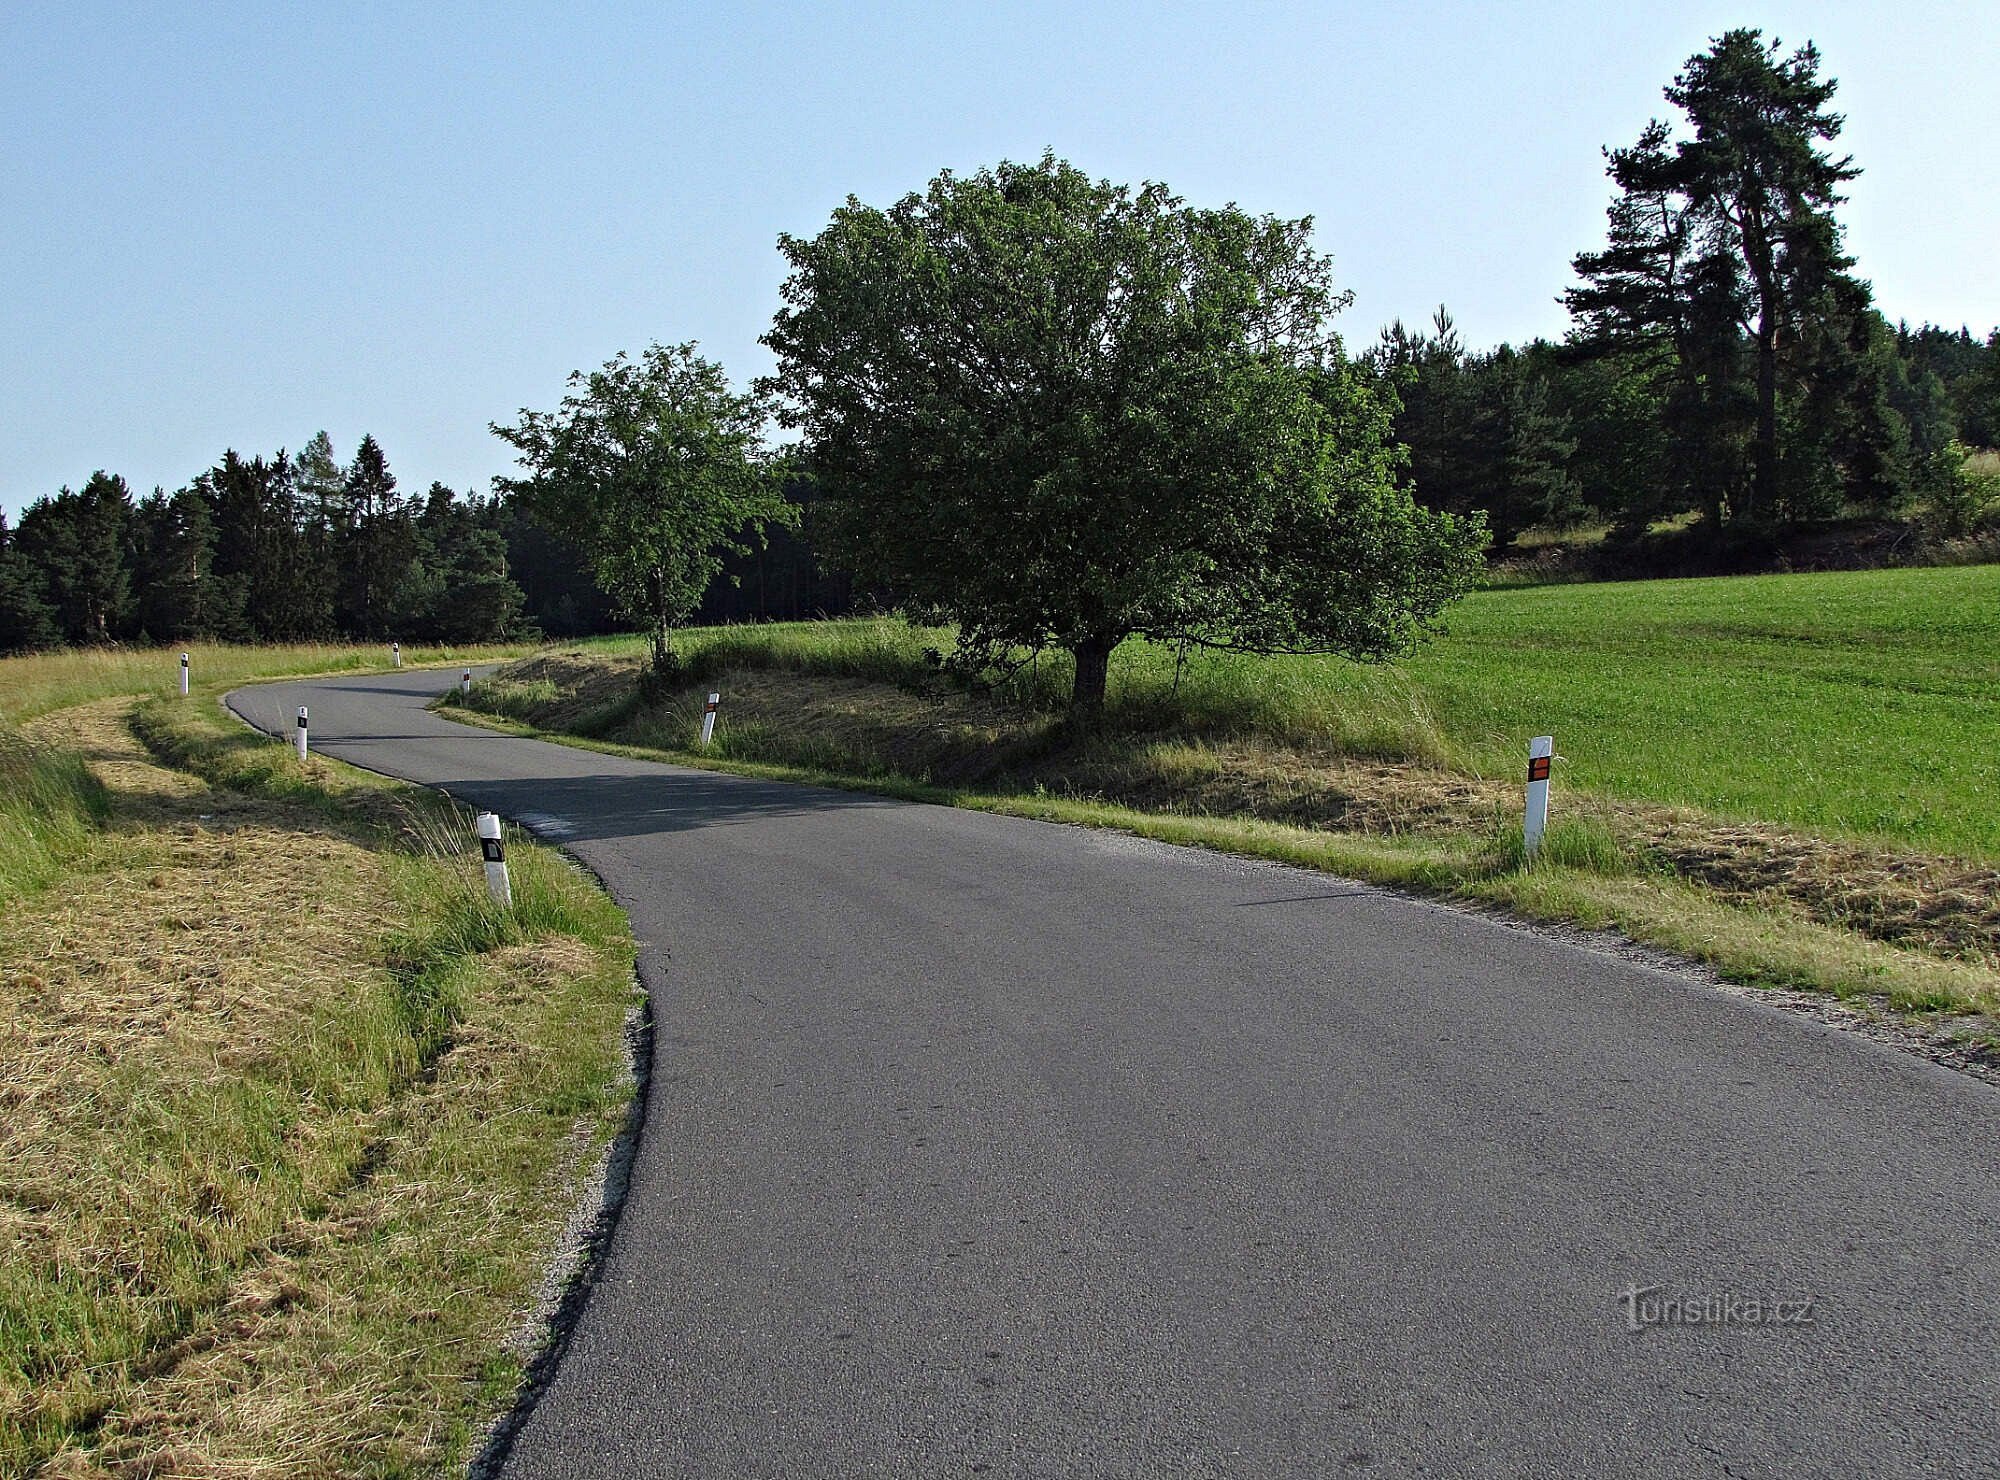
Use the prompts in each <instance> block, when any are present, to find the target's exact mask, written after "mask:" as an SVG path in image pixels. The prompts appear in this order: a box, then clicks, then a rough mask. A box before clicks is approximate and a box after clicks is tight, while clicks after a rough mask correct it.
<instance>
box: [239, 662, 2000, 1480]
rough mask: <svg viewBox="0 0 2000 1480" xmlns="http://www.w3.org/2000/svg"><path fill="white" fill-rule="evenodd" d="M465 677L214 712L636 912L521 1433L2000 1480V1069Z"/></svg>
mask: <svg viewBox="0 0 2000 1480" xmlns="http://www.w3.org/2000/svg"><path fill="white" fill-rule="evenodd" d="M455 677H456V675H455V674H439V673H436V672H414V671H411V672H403V673H398V674H396V675H394V676H389V677H380V676H378V677H370V678H351V679H334V680H328V681H324V682H317V683H310V684H281V685H273V686H268V687H261V688H256V689H249V690H244V691H242V692H241V693H239V694H238V695H236V696H234V699H233V702H234V703H235V705H236V707H237V708H238V710H239V712H241V713H243V714H245V715H246V716H247V717H249V718H251V719H252V720H253V721H254V722H256V723H257V724H259V725H260V726H262V727H264V728H266V729H269V730H272V731H274V732H281V733H287V732H288V731H289V727H290V723H291V716H292V714H293V712H294V710H295V708H296V706H297V705H298V704H299V703H301V702H305V703H309V704H310V705H311V706H312V722H313V728H312V734H313V739H314V742H315V744H316V745H318V746H319V747H320V748H321V749H323V750H324V751H326V752H327V753H329V754H331V755H335V756H338V757H340V758H341V759H344V760H349V761H353V762H355V763H357V764H360V765H363V766H367V767H370V768H372V769H374V770H378V771H385V772H389V773H392V774H394V775H398V776H404V777H408V778H409V779H411V780H413V781H419V782H424V783H427V784H431V785H438V786H443V787H445V788H447V789H448V790H449V791H450V792H451V793H452V794H453V795H454V796H457V797H459V798H461V799H463V800H465V801H467V802H472V803H477V804H479V805H482V806H485V807H490V808H494V809H496V810H498V811H500V812H502V813H505V814H507V815H509V816H512V817H515V818H517V819H524V820H526V821H529V822H531V823H533V824H534V825H535V826H537V827H538V828H539V829H540V830H541V831H543V832H544V833H545V834H546V835H548V836H550V837H553V838H559V839H560V840H561V841H562V842H563V843H564V844H565V845H566V846H568V847H569V848H570V849H571V850H572V851H574V852H575V853H576V854H577V855H578V856H579V857H581V858H582V859H583V860H584V861H585V862H586V863H588V864H589V865H590V867H591V868H592V869H594V870H595V871H596V872H597V873H598V874H599V875H600V876H602V877H603V878H604V879H605V880H606V881H607V882H608V884H609V886H610V887H611V889H612V891H613V892H614V893H615V894H616V895H617V897H618V899H619V901H620V903H622V904H623V905H624V906H625V907H626V908H627V909H628V910H629V911H630V912H631V916H632V922H633V925H634V928H635V930H636V931H637V933H638V935H639V938H640V940H641V941H642V942H643V943H644V953H643V955H642V957H641V974H642V977H643V979H644V981H645V984H646V986H647V987H648V989H649V990H650V992H651V994H652V1000H653V1005H654V1010H655V1013H656V1019H657V1030H656V1042H655V1061H654V1064H653V1077H652V1083H651V1090H650V1094H651V1099H650V1103H649V1106H648V1110H647V1120H646V1129H645V1133H644V1135H643V1137H642V1139H641V1144H640V1146H639V1149H638V1154H637V1159H636V1163H635V1166H634V1169H633V1178H632V1183H631V1189H630V1193H629V1197H628V1200H627V1203H626V1205H625V1209H624V1213H623V1216H622V1218H621V1221H620V1223H619V1225H618V1229H617V1232H616V1235H615V1237H614V1239H613V1240H612V1244H611V1247H610V1249H609V1252H608V1255H607V1259H606V1264H605V1270H604V1274H603V1277H602V1280H601V1283H600V1284H599V1285H598V1287H597V1289H596V1290H595V1292H594V1293H593V1295H592V1296H591V1298H590V1300H589V1302H588V1304H587V1305H586V1307H585V1310H584V1313H583V1315H582V1318H581V1321H580V1324H579V1325H578V1327H577V1330H576V1333H575V1336H574V1339H573V1341H572V1344H571V1346H570V1348H569V1350H568V1353H567V1355H566V1356H565V1358H564V1360H563V1363H562V1365H561V1367H560V1369H559V1370H558V1372H557V1374H556V1377H555V1380H554V1381H553V1383H552V1384H551V1385H550V1387H549V1388H548V1389H547V1391H546V1392H545V1394H544V1395H543V1397H542V1398H541V1401H540V1402H539V1404H538V1405H537V1406H536V1407H535V1408H534V1410H533V1412H532V1414H531V1415H530V1417H529V1419H528V1421H527V1423H526V1425H525V1426H524V1427H523V1429H522V1430H521V1432H520V1434H519V1436H518V1439H517V1442H516V1444H515V1446H514V1449H513V1451H512V1454H511V1456H510V1458H509V1460H508V1470H507V1473H509V1474H511V1475H518V1476H523V1477H529V1476H537V1477H539V1476H586V1475H588V1476H600V1475H606V1476H608V1475H690V1476H704V1477H706V1476H731V1475H771V1476H817V1475H826V1476H842V1477H849V1476H876V1475H881V1476H903V1475H909V1476H919V1475H921V1476H931V1475H946V1476H948V1475H975V1474H991V1475H1022V1476H1057V1475H1143V1476H1211V1475H1217V1476H1220V1475H1230V1476H1236V1475H1243V1476H1253V1475H1254V1476H1263V1475H1293V1474H1297V1475H1329V1474H1337V1473H1345V1472H1359V1471H1371V1470H1372V1471H1375V1472H1378V1473H1385V1474H1415V1473H1422V1474H1436V1475H1459V1474H1500V1475H1542V1474H1547V1475H1586V1474H1588V1475H1612V1474H1628V1473H1629V1474H1659V1475H1762V1474H1770V1475H1777V1474H1784V1475H1837V1476H1855V1475H1871V1476H1888V1475H1914V1474H1975V1473H1977V1474H1993V1473H1996V1472H2000V1417H1996V1415H2000V1362H1996V1360H1995V1357H1996V1354H2000V1091H1996V1090H1995V1089H1993V1088H1992V1087H1990V1086H1988V1085H1986V1084H1983V1083H1981V1082H1978V1081H1976V1080H1973V1079H1970V1078H1967V1077H1964V1076H1961V1075H1958V1074H1955V1073H1953V1072H1952V1071H1950V1070H1947V1069H1943V1068H1939V1067H1936V1066H1934V1065H1932V1064H1929V1063H1927V1062H1924V1061H1922V1060H1920V1059H1917V1058H1915V1057H1912V1056H1910V1055H1906V1054H1902V1053H1898V1052H1896V1051H1894V1050H1892V1049H1887V1048H1883V1047H1879V1046H1877V1045H1874V1044H1872V1043H1870V1042H1867V1041H1863V1040H1861V1039H1859V1038H1856V1037H1854V1036H1852V1035H1843V1034H1841V1033H1839V1032H1837V1031H1835V1030H1833V1029H1830V1028H1826V1027H1822V1026H1820V1025H1818V1024H1816V1023H1814V1022H1812V1021H1810V1020H1806V1019H1803V1018H1800V1017H1798V1016H1795V1015H1790V1014H1785V1013H1782V1012H1779V1011H1777V1010H1773V1009H1769V1008H1766V1007H1763V1006H1760V1005H1758V1004H1755V1003H1751V1002H1746V1001H1744V1000H1741V999H1740V998H1737V997H1734V996H1731V995H1728V994H1725V993H1722V992H1718V991H1716V990H1713V989H1711V988H1707V987H1704V986H1701V985H1700V984H1698V983H1693V982H1689V981H1684V980H1681V979H1679V978H1676V977H1674V976H1672V975H1668V974H1665V973H1662V972H1657V971H1653V970H1650V969H1647V968H1645V967H1642V966H1637V965H1633V964H1630V963H1628V962H1625V961H1622V960H1620V959H1618V958H1616V957H1614V956H1609V955H1601V954H1598V953H1595V952H1591V951H1586V950H1583V949H1579V948H1577V947H1574V946H1570V945H1567V944H1563V943H1560V942H1557V941H1553V940H1550V939H1547V938H1544V937H1540V936H1537V935H1534V934H1530V933H1527V932H1524V931H1520V930H1515V929H1511V928H1508V927H1506V926H1503V925H1501V924H1498V923H1495V922H1492V921H1488V920H1482V919H1479V918H1475V917H1471V916H1467V915H1464V914H1460V913H1456V912H1453V911H1450V910H1446V909H1442V908H1437V907H1433V906H1430V905H1426V904H1423V903H1419V902H1413V901H1410V900H1406V899H1402V898H1398V897H1397V896H1395V895H1392V894H1388V893H1384V892H1381V891H1378V890H1374V889H1370V888H1366V887H1362V886H1358V885H1353V884H1348V883H1345V882H1342V881H1340V880H1338V879H1333V878H1329V877H1326V876H1323V875H1318V874H1312V873H1307V872H1302V871H1298V870H1293V869H1286V868H1280V867H1275V866H1268V865H1262V864H1252V863H1246V862H1243V861H1241V860H1232V859H1229V858H1225V857H1221V856H1217V855H1211V854H1206V853H1202V852H1199V851H1194V850H1186V849H1174V848H1164V847H1159V846H1155V845H1151V844H1145V843H1140V842H1136V841H1133V840H1130V839H1124V838H1120V837H1117V836H1113V835H1110V834H1104V833H1093V832H1087V831H1082V830H1077V829H1071V828H1064V827H1057V826H1051V825H1047V824H1041V823H1033V822H1025V821H1018V820H1013V819H1008V818H1003V817H994V816H986V815H982V814H978V813H973V812H964V811H953V810H950V809H945V808H937V807H925V806H915V805H909V804H904V803H898V802H891V801H886V800H882V799H878V798H871V797H867V796H861V795H856V794H850V793H843V792H835V791H822V790H817V789H813V788H807V787H797V786H788V785H783V784H778V783H770V782H762V781H752V780H745V779H741V778H736V777H730V776H721V775H713V774H709V773H705V772H699V771H690V770H684V769H679V768H675V767H671V766H661V765H650V764H644V763H640V762H636V761H629V760H622V759H615V758H612V757H608V756H602V755H596V754H592V753H589V752H586V751H581V750H577V749H574V748H570V747H564V746H558V745H553V744H547V743H543V742H539V741H533V740H523V739H515V738H512V737H507V736H501V735H497V734H493V733H490V732H487V731H482V730H474V729H467V728H465V727H462V726H458V725H453V724H450V723H447V722H445V721H443V720H441V719H439V718H437V717H436V716H434V715H431V714H429V713H427V712H426V710H425V707H424V706H425V703H426V701H427V700H428V699H430V698H431V697H432V696H433V695H434V694H436V693H437V692H439V690H440V689H441V688H442V687H444V686H445V685H446V683H448V682H449V681H450V680H451V679H453V678H455ZM1634 1287H1638V1288H1641V1289H1645V1288H1647V1287H1660V1288H1659V1289H1658V1290H1657V1292H1655V1293H1653V1294H1651V1295H1648V1296H1644V1297H1640V1298H1638V1299H1627V1298H1626V1297H1625V1295H1624V1292H1626V1291H1628V1290H1629V1289H1632V1288H1634ZM1731 1297H1735V1299H1736V1302H1737V1303H1736V1304H1735V1306H1734V1307H1733V1308H1732V1307H1730V1306H1729V1305H1728V1301H1729V1300H1730V1298H1731ZM1752 1299H1761V1300H1763V1301H1766V1302H1770V1301H1774V1300H1775V1301H1783V1302H1806V1301H1809V1302H1811V1306H1810V1311H1809V1315H1810V1321H1809V1323H1808V1322H1805V1321H1799V1320H1794V1321H1793V1322H1790V1323H1786V1324H1775V1323H1753V1322H1752V1320H1751V1315H1752V1311H1751V1307H1750V1306H1749V1305H1748V1304H1746V1303H1745V1302H1747V1301H1749V1300H1752ZM1784 1313H1785V1314H1786V1315H1788V1316H1793V1317H1797V1316H1799V1315H1801V1314H1802V1312H1801V1311H1800V1310H1798V1309H1795V1308H1788V1309H1787V1310H1786V1311H1785V1312H1784ZM1635 1315H1636V1316H1638V1317H1640V1318H1642V1319H1641V1320H1640V1322H1639V1324H1640V1326H1641V1329H1637V1330H1634V1329H1632V1327H1633V1325H1634V1320H1633V1317H1634V1316H1635ZM1655 1315H1657V1316H1660V1317H1662V1318H1665V1317H1669V1316H1673V1315H1678V1316H1681V1317H1683V1318H1684V1317H1686V1316H1689V1315H1693V1316H1696V1317H1700V1316H1702V1315H1706V1316H1708V1317H1709V1318H1710V1319H1709V1320H1708V1321H1706V1322H1702V1323H1699V1324H1695V1323H1690V1322H1687V1321H1685V1320H1683V1321H1682V1323H1680V1324H1652V1325H1648V1324H1645V1322H1644V1319H1643V1318H1647V1317H1651V1316H1655Z"/></svg>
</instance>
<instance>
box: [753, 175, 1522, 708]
mask: <svg viewBox="0 0 2000 1480" xmlns="http://www.w3.org/2000/svg"><path fill="white" fill-rule="evenodd" d="M1310 234H1311V223H1310V221H1281V220H1278V219H1276V218H1274V217H1269V216H1265V217H1253V216H1250V215H1248V214H1246V213H1245V212H1243V211H1241V210H1238V209H1237V208H1235V207H1233V206H1230V207H1225V208H1223V209H1221V210H1197V209H1195V208H1192V207H1190V206H1188V205H1186V204H1185V203H1184V202H1183V201H1181V200H1180V199H1179V198H1178V197H1176V196H1174V195H1173V194H1171V193H1170V192H1169V191H1168V190H1167V189H1166V187H1165V186H1162V185H1157V184H1149V185H1145V186H1143V187H1141V188H1140V189H1138V190H1136V191H1135V190H1132V189H1130V188H1128V187H1124V186H1114V185H1112V184H1110V183H1109V182H1093V181H1092V180H1091V179H1090V178H1089V177H1088V176H1086V175H1084V174H1083V173H1082V172H1081V171H1079V170H1077V169H1075V168H1073V167H1072V166H1070V165H1068V164H1066V163H1064V162H1062V161H1059V160H1057V159H1055V158H1054V157H1053V156H1052V155H1051V156H1044V158H1043V159H1042V161H1041V163H1040V164H1038V165H1020V164H1001V165H999V166H998V167H997V168H994V169H991V170H983V171H981V172H980V173H978V174H976V175H972V176H969V177H965V178H960V177H958V176H955V175H952V174H950V173H949V172H947V173H945V174H941V175H939V176H938V177H937V178H936V179H935V180H933V181H932V182H931V184H930V187H929V189H928V190H927V191H926V192H925V193H924V194H922V195H910V196H907V197H905V198H904V199H903V200H901V201H899V202H897V203H896V204H895V205H893V206H891V207H890V208H889V209H887V210H879V209H876V208H874V207H871V206H864V205H862V204H861V203H860V202H859V201H856V200H853V199H850V200H849V201H848V203H847V204H846V205H845V206H844V207H842V208H841V209H840V210H838V211H836V212H835V213H834V216H833V220H832V221H831V223H829V225H828V226H827V227H826V229H825V230H824V231H822V232H821V233H820V234H819V235H818V236H817V237H815V238H814V239H812V240H810V241H804V240H799V239H797V238H794V237H790V236H786V237H782V238H780V240H779V250H780V251H782V252H783V253H784V255H785V257H786V258H787V260H788V261H789V262H790V263H791V266H792V275H791V277H790V278H789V280H788V281H787V282H786V284H785V287H784V298H785V304H786V306H785V307H784V308H783V309H782V310H781V311H780V312H779V314H778V315H777V319H776V321H775V323H774V324H773V325H772V328H771V331H770V333H769V334H768V335H767V336H766V338H765V343H766V344H768V345H769V346H770V347H771V348H772V349H773V350H774V351H775V352H776V353H777V356H778V360H779V364H780V367H781V368H780V378H779V380H778V382H777V384H778V386H779V387H780V388H781V389H782V390H783V392H784V394H785V396H786V398H787V407H786V410H785V412H784V420H785V421H786V423H787V424H788V425H790V426H794V427H797V428H799V429H800V430H802V431H803V432H804V434H805V440H806V450H807V458H808V463H809V467H810V470H811V471H812V472H813V473H815V474H816V475H817V477H818V479H819V486H820V489H821V492H822V494H823V496H824V499H825V503H824V507H825V510H826V512H827V514H828V515H829V518H828V525H829V531H828V532H829V534H830V536H831V543H832V545H833V547H834V552H835V554H836V555H837V556H839V557H840V558H842V559H843V560H844V561H845V562H846V563H847V564H848V566H849V567H850V568H851V569H852V570H853V572H854V574H855V575H856V576H857V577H858V578H859V579H860V580H861V582H862V583H863V584H864V585H866V586H870V587H875V588H878V589H886V590H889V591H892V592H894V593H896V594H897V595H898V596H900V597H901V598H902V599H904V600H906V601H908V602H910V603H911V604H912V605H913V606H914V607H916V608H917V609H919V610H924V611H927V612H930V613H934V614H936V615H938V616H940V617H942V618H944V619H947V620H950V621H953V622H956V623H957V624H958V627H959V651H958V659H959V661H960V662H962V663H963V664H965V665H966V666H970V667H1003V668H1004V667H1005V666H1007V665H1008V664H1009V663H1011V662H1013V661H1017V660H1018V656H1019V654H1020V653H1021V652H1022V651H1023V650H1027V651H1037V650H1040V649H1042V648H1044V647H1051V646H1053V647H1057V648H1061V649H1066V650H1067V651H1069V652H1070V653H1071V654H1073V655H1074V658H1075V663H1076V670H1075V681H1074V686H1073V690H1072V697H1071V706H1072V709H1073V710H1074V711H1077V712H1080V713H1090V712H1094V711H1096V710H1098V709H1100V708H1101V707H1102V705H1103V702H1104V694H1105V676H1106V670H1107V665H1108V663H1109V660H1110V656H1111V653H1112V651H1113V650H1114V649H1115V648H1116V647H1117V646H1118V644H1119V643H1120V642H1122V641H1124V640H1125V639H1126V638H1127V637H1130V636H1134V635H1146V636H1151V637H1156V638H1161V639H1165V640H1168V641H1175V642H1187V643H1191V644H1199V645H1203V646H1209V647H1218V648H1235V649H1240V650H1246V651H1255V652H1273V651H1330V652H1344V653H1349V654H1353V655H1356V656H1362V657H1383V656H1388V655H1392V654H1395V653H1399V652H1401V651H1403V650H1404V649H1405V648H1406V647H1407V646H1408V645H1409V644H1410V643H1411V642H1413V641H1414V640H1415V639H1416V637H1417V636H1418V634H1419V633H1420V632H1421V631H1422V630H1423V629H1424V628H1425V627H1426V626H1427V625H1428V624H1430V623H1431V622H1432V621H1433V620H1434V619H1435V618H1436V616H1437V614H1438V613H1439V611H1440V610H1441V609H1442V608H1443V606H1444V605H1445V604H1446V603H1447V602H1448V601H1450V600H1451V599H1452V598H1454V597H1455V596H1457V595H1459V594H1460V593H1461V592H1463V591H1464V590H1465V589H1466V587H1467V586H1468V585H1469V583H1470V581H1471V579H1472V576H1473V572H1474V571H1475V569H1476V568H1477V563H1478V550H1479V547H1480V546H1481V544H1482V543H1483V531H1481V530H1480V529H1479V527H1478V526H1477V524H1476V523H1474V522H1468V521H1463V520H1459V519H1456V518H1454V517H1452V516H1451V515H1449V514H1441V513H1432V512H1429V511H1426V510H1423V509H1420V508H1418V507H1417V506H1416V505H1415V504H1414V503H1413V502H1412V501H1411V499H1410V496H1409V494H1408V493H1407V491H1405V490H1403V489H1400V488H1398V487H1397V486H1396V482H1395V477H1394V473H1395V468H1396V465H1397V462H1398V460H1399V457H1400V449H1398V448H1397V447H1396V444H1395V441H1394V438H1393V436H1392V435H1391V432H1390V427H1389V418H1390V415H1391V412H1392V411H1393V409H1394V407H1393V401H1392V400H1391V399H1390V398H1388V397H1385V396H1383V395H1380V394H1378V390H1377V386H1376V383H1375V379H1374V377H1373V376H1372V375H1370V374H1369V373H1367V372H1366V371H1365V370H1363V369H1362V368H1361V367H1358V366H1355V365H1353V364H1350V363H1349V362H1348V360H1347V359H1346V357H1345V355H1344V354H1343V353H1342V350H1341V346H1340V341H1339V339H1338V337H1337V336H1335V335H1334V334H1333V333H1332V332H1331V330H1330V328H1329V327H1328V321H1329V319H1330V317H1331V315H1332V314H1333V313H1335V312H1336V311H1337V310H1339V309H1340V308H1342V307H1344V306H1345V305H1346V302H1347V297H1346V295H1344V294H1338V293H1336V292H1335V291H1334V290H1333V287H1332V282H1331V268H1330V264H1329V262H1328V260H1327V259H1326V258H1325V257H1324V256H1321V255H1320V254H1318V253H1316V252H1314V251H1313V250H1312V247H1311V245H1310Z"/></svg>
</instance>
